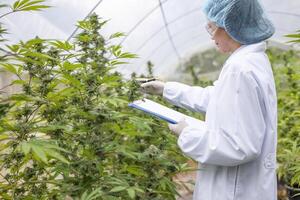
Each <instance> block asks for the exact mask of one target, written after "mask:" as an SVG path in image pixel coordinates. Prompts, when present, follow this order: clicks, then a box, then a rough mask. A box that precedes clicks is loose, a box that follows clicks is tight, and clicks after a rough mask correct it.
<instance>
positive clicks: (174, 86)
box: [163, 82, 216, 112]
mask: <svg viewBox="0 0 300 200" xmlns="http://www.w3.org/2000/svg"><path fill="white" fill-rule="evenodd" d="M215 84H216V82H215V83H214V85H215ZM214 87H215V86H208V87H205V88H202V87H195V86H189V85H185V84H182V83H178V82H167V83H166V84H165V87H164V91H163V97H164V98H165V99H167V100H168V101H169V102H171V103H172V104H174V105H177V106H179V107H183V108H187V109H189V110H192V111H196V112H206V108H207V105H208V102H209V99H210V96H211V94H212V92H213V90H214Z"/></svg>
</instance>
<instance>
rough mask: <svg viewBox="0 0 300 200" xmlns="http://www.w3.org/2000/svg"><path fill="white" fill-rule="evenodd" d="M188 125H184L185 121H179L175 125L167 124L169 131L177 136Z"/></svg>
mask: <svg viewBox="0 0 300 200" xmlns="http://www.w3.org/2000/svg"><path fill="white" fill-rule="evenodd" d="M187 126H188V124H187V123H186V121H185V119H182V120H180V121H179V122H178V123H177V124H169V129H170V130H171V131H172V132H173V133H174V134H176V135H177V136H179V135H180V134H181V132H182V130H183V129H184V128H185V127H187Z"/></svg>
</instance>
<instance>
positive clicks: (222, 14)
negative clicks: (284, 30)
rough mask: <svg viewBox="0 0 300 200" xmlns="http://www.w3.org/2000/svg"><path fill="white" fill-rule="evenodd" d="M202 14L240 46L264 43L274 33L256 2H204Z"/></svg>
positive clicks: (250, 0) (244, 0)
mask: <svg viewBox="0 0 300 200" xmlns="http://www.w3.org/2000/svg"><path fill="white" fill-rule="evenodd" d="M203 12H204V13H205V15H206V16H207V18H208V20H209V21H212V22H214V23H216V25H217V26H219V27H221V28H224V29H225V31H226V32H227V33H228V34H229V35H230V36H231V37H232V39H234V40H236V41H237V42H239V43H241V44H253V43H258V42H261V41H264V40H266V39H268V38H270V37H271V36H272V35H273V34H274V32H275V28H274V26H273V24H272V22H271V21H270V20H269V19H268V18H267V17H266V15H265V12H264V10H263V8H262V6H261V5H260V3H259V2H258V0H206V2H205V3H204V6H203Z"/></svg>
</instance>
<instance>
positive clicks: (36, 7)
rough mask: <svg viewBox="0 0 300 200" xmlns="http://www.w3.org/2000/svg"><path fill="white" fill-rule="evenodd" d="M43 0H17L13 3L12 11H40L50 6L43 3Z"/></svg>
mask: <svg viewBox="0 0 300 200" xmlns="http://www.w3.org/2000/svg"><path fill="white" fill-rule="evenodd" d="M44 2H45V1H44V0H32V1H31V0H19V1H16V2H15V3H14V4H13V7H12V9H13V11H40V10H41V9H44V8H49V7H50V6H46V5H43V4H41V3H44Z"/></svg>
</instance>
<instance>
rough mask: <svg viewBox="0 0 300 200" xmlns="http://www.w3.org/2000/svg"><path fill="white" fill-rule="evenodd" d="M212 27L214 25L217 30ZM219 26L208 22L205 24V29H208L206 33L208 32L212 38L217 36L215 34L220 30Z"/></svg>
mask: <svg viewBox="0 0 300 200" xmlns="http://www.w3.org/2000/svg"><path fill="white" fill-rule="evenodd" d="M211 25H213V26H215V28H214V29H212V28H211ZM218 28H219V27H218V26H216V25H215V24H214V23H213V22H207V23H206V24H205V29H206V31H207V32H208V34H209V35H210V36H213V35H214V34H215V32H216V31H217V30H218Z"/></svg>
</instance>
